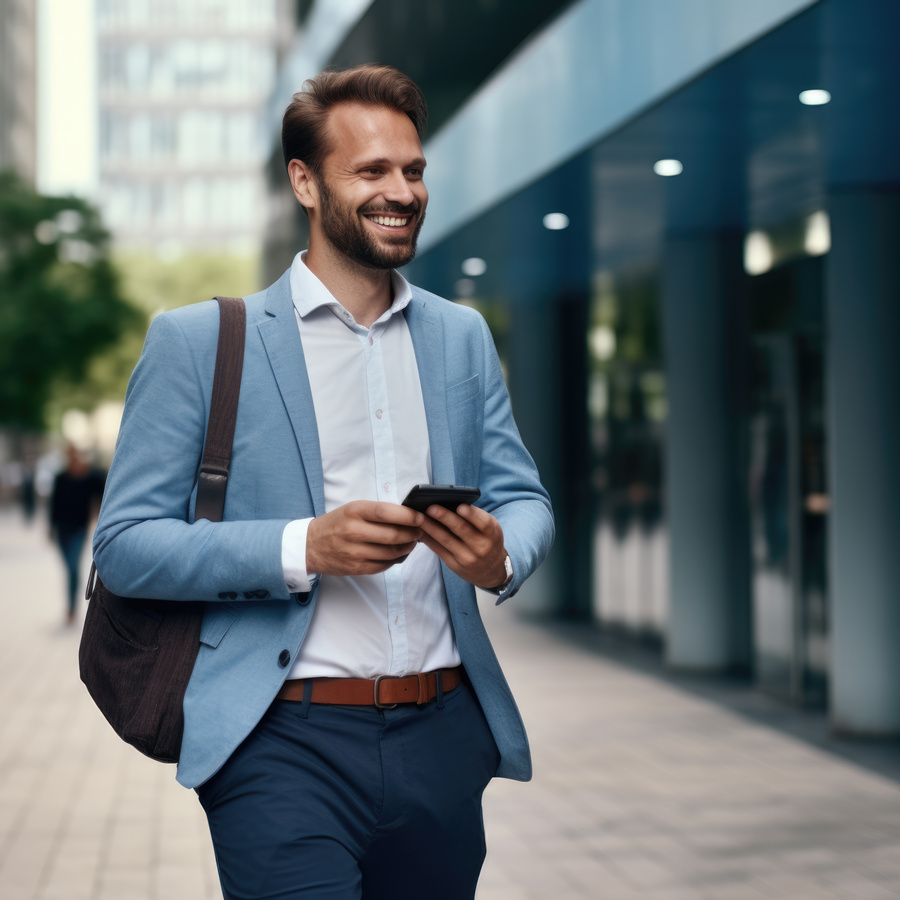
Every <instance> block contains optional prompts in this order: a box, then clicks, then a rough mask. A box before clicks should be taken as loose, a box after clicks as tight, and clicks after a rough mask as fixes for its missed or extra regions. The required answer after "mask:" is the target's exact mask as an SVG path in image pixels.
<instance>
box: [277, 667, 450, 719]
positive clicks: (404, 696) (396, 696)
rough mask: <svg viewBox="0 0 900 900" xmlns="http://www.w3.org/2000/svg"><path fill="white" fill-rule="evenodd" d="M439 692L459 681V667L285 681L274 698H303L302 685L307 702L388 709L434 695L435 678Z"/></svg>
mask: <svg viewBox="0 0 900 900" xmlns="http://www.w3.org/2000/svg"><path fill="white" fill-rule="evenodd" d="M438 675H440V678H441V693H442V694H446V693H449V692H450V691H452V690H453V689H454V688H455V687H458V686H459V683H460V682H461V681H462V667H461V666H458V667H457V668H455V669H441V670H439V671H438V672H422V673H420V674H417V675H406V676H405V677H403V678H395V677H393V676H391V675H379V676H378V677H377V678H308V679H305V680H304V679H291V680H290V681H286V682H285V683H284V684H283V685H282V686H281V690H280V691H279V692H278V694H277V696H276V697H275V699H276V700H294V701H299V700H302V699H303V688H304V686H305V685H309V686H310V687H311V688H312V698H311V700H310V702H311V703H333V704H335V705H336V706H377V707H378V708H379V709H391V708H392V707H394V706H397V704H399V703H415V704H417V705H419V706H422V705H423V704H424V703H430V702H431V701H432V700H434V699H435V697H437V693H438V679H437V676H438Z"/></svg>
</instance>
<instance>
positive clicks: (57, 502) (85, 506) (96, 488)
mask: <svg viewBox="0 0 900 900" xmlns="http://www.w3.org/2000/svg"><path fill="white" fill-rule="evenodd" d="M102 497H103V475H102V474H101V473H99V472H96V471H94V470H93V469H92V468H91V467H90V466H89V465H88V464H87V462H86V461H85V460H84V458H83V457H82V455H81V453H80V452H79V450H78V448H77V447H75V446H74V445H73V444H67V445H66V467H65V468H64V469H62V470H61V471H59V472H57V474H56V477H55V478H54V479H53V490H52V491H51V493H50V509H49V514H50V536H51V538H52V539H53V540H55V541H56V544H57V546H58V547H59V552H60V553H61V554H62V558H63V562H64V563H65V565H66V599H67V605H66V625H70V626H71V625H73V624H74V622H75V612H76V609H77V607H78V594H79V585H80V583H81V581H80V578H79V574H78V572H79V565H80V563H81V552H82V550H84V542H85V540H86V539H87V530H88V525H89V524H90V521H91V519H92V518H93V517H94V516H95V515H96V513H97V510H98V509H99V507H100V500H101V498H102Z"/></svg>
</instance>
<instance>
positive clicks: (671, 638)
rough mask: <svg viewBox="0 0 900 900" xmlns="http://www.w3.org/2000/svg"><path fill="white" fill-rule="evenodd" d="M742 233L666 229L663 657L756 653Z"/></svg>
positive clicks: (699, 659)
mask: <svg viewBox="0 0 900 900" xmlns="http://www.w3.org/2000/svg"><path fill="white" fill-rule="evenodd" d="M743 279H744V273H743V265H742V239H741V236H740V235H737V234H734V235H732V234H708V233H705V234H699V235H694V234H691V235H677V236H669V237H667V239H666V246H665V251H664V254H663V269H662V279H661V281H662V284H661V293H662V304H663V331H664V350H665V369H666V384H667V392H668V399H669V415H668V421H667V428H666V476H665V481H666V487H665V491H666V521H667V524H668V529H669V541H670V553H669V556H670V570H669V616H668V626H667V632H666V634H667V640H666V660H667V662H668V664H669V665H672V666H676V667H681V668H691V669H725V668H731V667H743V666H746V665H748V664H749V660H750V652H751V635H750V620H751V619H750V591H749V564H750V540H749V535H748V529H749V522H748V512H747V500H746V491H745V490H744V489H743V487H742V485H743V484H744V473H743V471H742V466H741V460H742V458H743V457H742V454H741V439H740V435H741V433H740V422H741V412H742V409H743V389H742V385H743V378H744V373H745V370H746V366H745V365H744V359H745V356H744V353H743V352H742V349H741V348H742V347H743V345H744V341H745V334H744V332H745V331H746V328H745V326H743V321H742V320H743V312H744V309H745V306H746V304H745V303H744V300H743V290H742V284H743Z"/></svg>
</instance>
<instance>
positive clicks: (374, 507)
mask: <svg viewBox="0 0 900 900" xmlns="http://www.w3.org/2000/svg"><path fill="white" fill-rule="evenodd" d="M424 521H425V516H424V515H423V514H422V513H420V512H416V511H415V510H414V509H409V508H408V507H406V506H399V505H398V504H396V503H380V502H378V501H377V500H354V501H352V502H351V503H345V504H344V505H343V506H339V507H338V508H337V509H333V510H332V511H331V512H329V513H325V515H324V516H318V517H317V518H315V519H313V520H312V522H310V523H309V530H308V531H307V533H306V570H307V572H309V573H311V574H315V575H374V574H376V573H378V572H384V571H385V570H386V569H389V568H390V567H391V566H393V565H394V564H395V563H398V562H403V560H404V559H405V558H406V556H407V555H408V554H410V553H412V551H413V550H414V549H415V546H416V543H417V541H418V539H419V537H420V532H419V527H420V526H421V524H422V523H423V522H424Z"/></svg>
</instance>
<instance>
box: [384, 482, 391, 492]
mask: <svg viewBox="0 0 900 900" xmlns="http://www.w3.org/2000/svg"><path fill="white" fill-rule="evenodd" d="M384 492H385V493H386V494H389V493H390V492H391V483H390V482H389V481H386V482H385V483H384Z"/></svg>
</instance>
